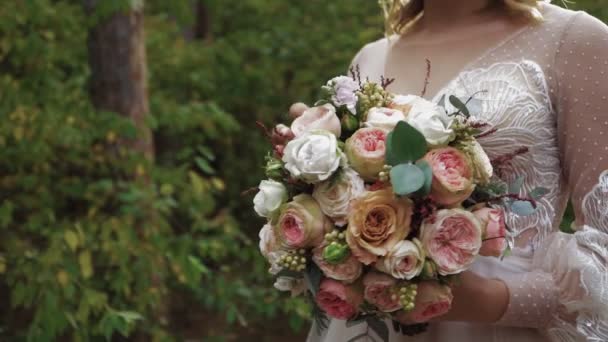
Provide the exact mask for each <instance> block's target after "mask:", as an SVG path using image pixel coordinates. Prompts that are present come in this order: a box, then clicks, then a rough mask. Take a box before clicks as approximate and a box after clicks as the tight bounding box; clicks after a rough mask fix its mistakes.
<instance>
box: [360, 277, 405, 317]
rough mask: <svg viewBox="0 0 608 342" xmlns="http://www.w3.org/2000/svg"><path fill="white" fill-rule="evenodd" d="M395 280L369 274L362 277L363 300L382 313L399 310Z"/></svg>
mask: <svg viewBox="0 0 608 342" xmlns="http://www.w3.org/2000/svg"><path fill="white" fill-rule="evenodd" d="M396 285H397V280H396V279H395V278H393V277H391V276H389V275H386V274H383V273H377V272H369V273H367V274H366V275H365V277H363V286H364V290H363V298H364V299H365V300H366V301H368V302H369V303H370V304H372V305H375V306H376V307H377V308H378V310H380V311H382V312H393V311H397V310H399V309H400V308H401V303H400V301H399V295H398V293H397V288H396Z"/></svg>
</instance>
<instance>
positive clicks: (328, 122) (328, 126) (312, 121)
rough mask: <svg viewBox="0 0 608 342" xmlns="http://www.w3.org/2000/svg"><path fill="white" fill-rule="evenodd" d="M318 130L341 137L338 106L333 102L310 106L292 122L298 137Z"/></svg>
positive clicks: (292, 129)
mask: <svg viewBox="0 0 608 342" xmlns="http://www.w3.org/2000/svg"><path fill="white" fill-rule="evenodd" d="M316 130H324V131H328V132H331V133H332V134H334V135H335V136H336V137H339V136H340V134H341V133H342V132H341V130H342V126H341V125H340V119H339V118H338V115H336V108H335V107H334V106H332V105H331V104H325V105H323V106H319V107H312V108H308V109H306V110H305V111H304V113H302V115H300V116H299V117H298V118H296V119H295V120H293V122H292V123H291V131H292V132H293V134H295V136H296V137H300V136H302V135H303V134H304V133H306V132H310V131H316Z"/></svg>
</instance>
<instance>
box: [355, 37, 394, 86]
mask: <svg viewBox="0 0 608 342" xmlns="http://www.w3.org/2000/svg"><path fill="white" fill-rule="evenodd" d="M397 39H398V36H396V35H395V36H390V37H383V38H380V39H378V40H375V41H373V42H370V43H367V44H365V45H364V46H363V47H362V48H361V49H359V52H357V54H356V55H355V57H354V58H353V59H352V62H351V67H357V66H358V67H359V68H360V69H361V73H362V74H363V75H366V76H368V77H369V76H371V75H374V74H376V73H377V72H376V71H377V70H379V69H378V68H382V69H383V68H384V61H385V59H386V54H387V53H388V51H389V49H390V46H391V44H392V43H393V42H394V41H395V40H397Z"/></svg>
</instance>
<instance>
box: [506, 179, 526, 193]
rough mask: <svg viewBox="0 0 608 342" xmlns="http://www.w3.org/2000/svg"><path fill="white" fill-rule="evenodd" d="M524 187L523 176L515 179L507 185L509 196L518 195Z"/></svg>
mask: <svg viewBox="0 0 608 342" xmlns="http://www.w3.org/2000/svg"><path fill="white" fill-rule="evenodd" d="M523 185H524V176H519V177H517V178H516V179H515V180H514V181H513V182H511V184H509V193H510V194H519V192H520V191H521V187H522V186H523Z"/></svg>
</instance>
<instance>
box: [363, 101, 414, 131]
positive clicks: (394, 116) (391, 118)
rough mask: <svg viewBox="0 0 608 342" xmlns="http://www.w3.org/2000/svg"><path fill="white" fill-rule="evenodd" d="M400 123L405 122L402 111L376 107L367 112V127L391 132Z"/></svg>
mask: <svg viewBox="0 0 608 342" xmlns="http://www.w3.org/2000/svg"><path fill="white" fill-rule="evenodd" d="M399 121H405V114H403V112H402V111H400V110H397V109H392V108H385V107H374V108H371V109H370V110H369V111H368V112H367V119H366V120H365V127H376V128H382V129H385V130H387V131H391V130H393V129H394V128H395V126H396V125H397V123H398V122H399Z"/></svg>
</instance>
